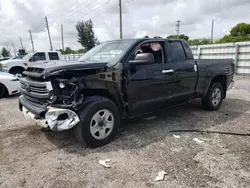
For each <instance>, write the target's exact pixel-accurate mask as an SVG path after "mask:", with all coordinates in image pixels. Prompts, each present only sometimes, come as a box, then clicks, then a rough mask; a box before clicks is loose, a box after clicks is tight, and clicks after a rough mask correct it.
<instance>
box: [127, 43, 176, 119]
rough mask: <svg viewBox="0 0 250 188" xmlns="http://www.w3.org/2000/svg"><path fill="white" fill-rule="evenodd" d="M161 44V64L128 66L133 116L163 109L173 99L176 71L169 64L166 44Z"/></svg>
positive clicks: (128, 82)
mask: <svg viewBox="0 0 250 188" xmlns="http://www.w3.org/2000/svg"><path fill="white" fill-rule="evenodd" d="M155 42H157V41H155ZM145 43H146V42H145ZM160 43H161V45H162V55H163V59H162V62H161V63H159V61H157V60H155V63H154V64H148V65H135V66H134V65H133V66H131V65H129V64H128V66H127V70H128V80H127V85H126V87H127V96H128V104H129V111H130V113H131V114H132V115H136V114H141V113H146V112H149V111H154V110H158V109H160V108H163V107H164V106H165V105H166V103H167V102H169V99H171V97H172V87H173V85H174V71H173V69H172V64H171V63H169V62H168V58H167V54H166V51H165V47H164V42H163V41H161V42H160ZM142 44H143V43H142ZM135 51H136V50H135ZM127 63H128V62H127Z"/></svg>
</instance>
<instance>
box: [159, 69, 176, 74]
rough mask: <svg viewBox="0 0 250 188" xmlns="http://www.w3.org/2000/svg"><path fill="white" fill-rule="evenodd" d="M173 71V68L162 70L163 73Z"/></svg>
mask: <svg viewBox="0 0 250 188" xmlns="http://www.w3.org/2000/svg"><path fill="white" fill-rule="evenodd" d="M171 72H174V70H173V69H168V70H162V73H163V74H167V73H171Z"/></svg>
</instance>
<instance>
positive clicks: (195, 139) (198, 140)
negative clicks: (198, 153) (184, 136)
mask: <svg viewBox="0 0 250 188" xmlns="http://www.w3.org/2000/svg"><path fill="white" fill-rule="evenodd" d="M193 141H195V142H197V143H199V144H201V143H203V141H202V140H200V139H198V138H194V139H193Z"/></svg>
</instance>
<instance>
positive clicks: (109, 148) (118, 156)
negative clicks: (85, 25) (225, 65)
mask: <svg viewBox="0 0 250 188" xmlns="http://www.w3.org/2000/svg"><path fill="white" fill-rule="evenodd" d="M17 99H18V98H17V96H16V97H11V98H8V99H3V100H1V101H0V187H11V188H14V187H15V188H16V187H30V188H34V187H37V188H40V187H51V188H56V187H93V188H94V187H113V188H118V187H119V188H122V187H167V188H172V187H173V188H176V187H185V188H188V187H190V188H191V187H225V188H230V187H235V188H240V187H250V78H242V77H241V78H237V80H236V84H235V88H234V89H233V90H231V91H229V92H228V97H227V99H226V100H224V101H223V105H222V107H221V109H220V110H219V111H217V112H208V111H205V110H203V109H201V108H200V101H199V100H195V101H193V102H192V103H191V104H188V105H185V106H182V107H178V108H174V109H171V110H166V111H163V112H161V113H158V114H154V115H153V116H151V117H144V118H141V119H136V120H132V121H131V120H129V121H124V122H123V125H122V128H121V130H120V132H119V135H118V136H117V138H116V139H115V140H114V141H113V142H112V143H110V144H108V145H106V146H104V147H101V148H98V149H89V148H85V147H81V146H80V145H79V144H78V143H77V142H76V140H75V138H74V135H73V134H72V132H71V131H66V132H50V131H43V130H42V129H41V128H40V127H39V126H37V125H35V124H34V123H32V122H31V121H29V120H26V119H25V118H24V117H23V116H22V114H21V113H20V112H19V110H18V100H17ZM194 130H196V132H195V131H194ZM202 131H205V132H202ZM174 135H177V136H180V138H176V137H174ZM194 138H198V139H199V140H201V141H202V143H199V142H196V141H194V140H193V139H194ZM100 159H110V160H111V168H104V167H103V166H101V165H100V164H99V163H98V161H99V160H100ZM161 170H165V171H166V172H167V175H166V176H165V180H164V181H160V182H155V181H154V179H155V178H156V176H157V174H158V172H159V171H161Z"/></svg>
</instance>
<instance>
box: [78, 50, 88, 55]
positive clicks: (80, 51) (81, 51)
mask: <svg viewBox="0 0 250 188" xmlns="http://www.w3.org/2000/svg"><path fill="white" fill-rule="evenodd" d="M86 52H87V50H86V49H79V50H77V53H79V54H84V53H86Z"/></svg>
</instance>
